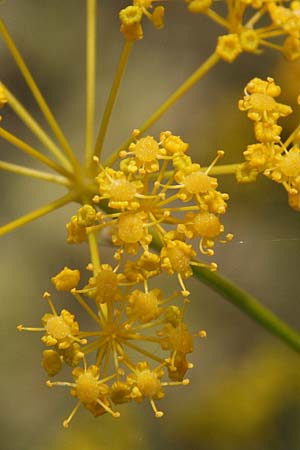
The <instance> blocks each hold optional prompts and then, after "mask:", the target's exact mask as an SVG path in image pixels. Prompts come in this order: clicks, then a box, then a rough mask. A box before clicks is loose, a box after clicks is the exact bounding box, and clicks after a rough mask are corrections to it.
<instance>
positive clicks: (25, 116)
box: [2, 83, 71, 170]
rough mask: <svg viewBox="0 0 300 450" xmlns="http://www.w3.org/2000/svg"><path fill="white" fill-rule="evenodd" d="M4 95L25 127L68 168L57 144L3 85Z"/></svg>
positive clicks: (66, 161) (68, 165)
mask: <svg viewBox="0 0 300 450" xmlns="http://www.w3.org/2000/svg"><path fill="white" fill-rule="evenodd" d="M2 87H3V89H4V93H5V96H6V98H7V101H8V104H9V105H10V106H11V107H12V109H13V110H14V111H15V113H16V114H17V115H18V116H19V117H20V119H21V120H22V121H23V122H24V123H25V125H27V127H28V128H29V129H30V130H31V131H32V132H33V133H34V134H35V135H36V137H37V138H38V139H39V140H40V141H41V142H42V143H43V144H44V145H45V147H47V149H48V150H49V151H50V152H51V153H52V154H53V155H54V156H55V157H56V158H57V160H58V161H59V162H60V163H61V164H62V166H63V167H65V168H66V169H67V170H70V168H71V166H70V163H69V161H68V160H67V159H66V157H65V156H64V155H63V153H62V152H61V150H60V149H59V148H58V147H57V145H56V144H55V143H54V142H53V141H52V139H50V137H49V136H48V135H47V134H46V133H45V131H43V129H42V128H41V127H40V125H39V124H38V123H37V122H36V120H35V119H34V118H33V117H32V116H31V114H29V112H28V111H26V109H25V108H24V107H23V106H22V105H21V103H20V102H19V101H18V100H17V99H16V97H15V96H14V95H13V94H12V93H11V92H10V91H9V89H8V88H7V87H6V86H4V84H3V83H2Z"/></svg>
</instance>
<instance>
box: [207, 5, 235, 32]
mask: <svg viewBox="0 0 300 450" xmlns="http://www.w3.org/2000/svg"><path fill="white" fill-rule="evenodd" d="M205 14H206V15H207V16H208V17H209V18H210V19H212V20H213V21H214V22H216V23H217V24H218V25H220V26H221V27H224V28H226V29H229V28H230V24H229V22H228V21H227V20H226V19H224V18H223V17H222V16H220V15H219V14H218V13H216V12H215V11H214V10H213V9H210V8H209V9H208V10H207V11H205Z"/></svg>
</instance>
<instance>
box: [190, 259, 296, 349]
mask: <svg viewBox="0 0 300 450" xmlns="http://www.w3.org/2000/svg"><path fill="white" fill-rule="evenodd" d="M192 269H193V273H194V276H195V277H196V278H198V279H199V280H201V281H202V282H203V283H205V284H206V285H207V286H209V287H211V288H212V289H214V290H215V291H216V292H218V293H219V294H221V295H222V297H224V298H226V299H227V300H228V301H229V302H230V303H232V304H233V305H234V306H236V307H238V308H239V309H240V310H241V311H242V312H243V313H244V314H246V315H247V316H249V317H251V318H252V319H253V320H255V321H256V322H257V323H259V324H260V325H261V326H262V327H263V328H265V329H266V330H268V331H269V332H270V333H272V334H273V335H274V336H277V337H278V338H279V339H281V340H282V341H284V342H285V343H286V344H287V345H288V346H289V347H291V348H292V349H293V350H295V351H297V352H300V335H299V334H298V333H296V331H294V330H293V329H292V328H291V327H289V326H288V325H287V324H286V323H285V322H284V321H283V320H281V319H279V317H277V316H276V315H275V314H274V313H272V312H271V311H270V310H269V309H268V308H266V307H265V306H263V305H262V304H261V303H260V302H259V301H258V300H257V299H256V298H255V297H253V296H252V295H251V294H248V293H247V292H246V291H244V290H242V289H241V288H239V287H238V286H236V285H235V284H234V283H233V282H232V281H231V280H228V279H227V278H225V277H224V276H222V275H220V274H219V273H217V272H212V271H210V270H208V269H205V268H202V267H193V268H192Z"/></svg>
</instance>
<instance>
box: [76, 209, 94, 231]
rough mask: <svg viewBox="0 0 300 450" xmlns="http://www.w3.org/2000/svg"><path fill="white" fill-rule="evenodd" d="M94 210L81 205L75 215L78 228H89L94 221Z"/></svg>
mask: <svg viewBox="0 0 300 450" xmlns="http://www.w3.org/2000/svg"><path fill="white" fill-rule="evenodd" d="M96 214H97V212H96V210H95V209H94V208H93V207H92V206H91V205H83V206H82V207H81V208H80V209H79V210H78V213H77V223H78V225H79V226H80V227H90V226H92V225H94V223H95V221H96Z"/></svg>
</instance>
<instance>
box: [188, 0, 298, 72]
mask: <svg viewBox="0 0 300 450" xmlns="http://www.w3.org/2000/svg"><path fill="white" fill-rule="evenodd" d="M185 2H186V3H187V7H188V10H189V11H191V12H192V13H203V14H206V15H207V16H208V17H210V18H211V19H212V20H213V21H215V22H217V23H218V24H219V25H221V26H222V27H223V28H225V29H227V32H228V34H225V35H222V36H219V38H218V42H217V47H216V53H217V55H218V56H219V57H220V58H221V59H223V60H224V61H226V62H229V63H231V62H233V61H234V60H235V59H236V58H237V57H238V56H239V55H240V54H241V53H242V52H250V53H255V54H259V53H261V52H262V48H263V47H269V48H273V49H274V50H278V51H279V52H281V53H283V54H284V55H285V57H286V58H287V59H288V60H290V61H294V60H296V59H298V58H299V57H300V15H299V11H300V2H299V1H291V2H289V1H288V2H286V4H287V6H286V5H284V6H283V4H282V2H277V1H265V0H236V1H235V2H231V1H230V0H227V1H226V3H227V9H228V11H227V14H226V16H225V15H224V17H222V16H221V15H220V14H219V12H217V11H215V10H214V9H213V8H212V5H213V2H212V1H211V0H185ZM278 37H284V40H283V41H281V44H279V43H278ZM273 38H275V41H273Z"/></svg>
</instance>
